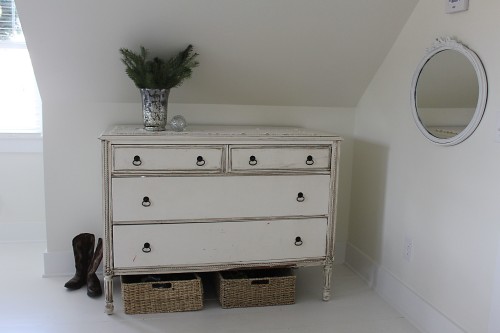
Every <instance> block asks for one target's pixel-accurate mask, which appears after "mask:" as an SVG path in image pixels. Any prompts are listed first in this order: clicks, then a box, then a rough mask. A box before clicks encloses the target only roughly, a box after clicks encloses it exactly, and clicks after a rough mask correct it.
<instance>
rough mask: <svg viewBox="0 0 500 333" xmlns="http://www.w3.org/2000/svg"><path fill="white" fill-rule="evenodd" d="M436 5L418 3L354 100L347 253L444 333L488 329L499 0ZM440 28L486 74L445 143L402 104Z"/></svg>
mask: <svg viewBox="0 0 500 333" xmlns="http://www.w3.org/2000/svg"><path fill="white" fill-rule="evenodd" d="M443 7H444V3H443V1H436V0H420V1H419V3H418V4H417V6H416V8H415V10H414V12H413V14H412V16H411V17H410V19H409V21H408V22H407V24H406V26H405V28H404V29H403V30H402V32H401V34H400V36H399V38H398V39H397V41H396V43H395V44H394V46H393V48H392V50H391V51H390V53H389V54H388V56H387V58H386V59H385V61H384V63H383V64H382V66H381V67H380V68H379V70H378V73H377V74H376V76H375V77H374V79H373V80H372V82H371V84H370V85H369V87H368V89H367V90H366V92H365V94H364V96H363V98H362V99H361V101H360V103H359V105H358V108H357V111H356V113H357V114H356V123H355V144H354V159H353V187H352V197H351V203H352V205H351V221H350V225H349V245H350V248H352V249H353V255H352V256H351V255H349V253H348V256H347V259H346V260H347V261H348V262H349V263H350V264H351V265H352V266H354V267H357V268H358V269H359V270H360V271H361V272H362V273H364V274H365V276H366V277H367V278H373V281H372V282H373V283H374V285H375V287H376V288H377V284H380V281H377V276H376V275H377V272H384V274H385V275H386V276H391V277H392V278H393V279H394V281H398V282H397V283H398V284H399V285H400V286H401V287H403V288H405V289H406V290H407V291H409V292H411V293H413V295H414V296H415V299H418V300H420V301H421V302H422V303H423V304H424V306H426V307H427V308H428V309H431V310H432V311H435V313H436V314H439V315H441V317H442V319H444V320H448V321H449V325H450V327H451V326H453V327H454V328H453V329H454V331H453V332H455V331H457V332H459V331H466V332H474V333H481V332H488V323H489V315H490V305H491V301H492V300H491V295H492V290H493V287H494V274H495V263H496V262H497V261H496V256H497V246H498V241H499V234H500V223H499V221H500V209H499V207H500V206H499V199H500V194H499V191H498V189H499V188H500V174H499V172H498V170H499V168H498V166H499V165H500V143H496V142H495V141H494V139H495V133H496V124H497V121H496V120H497V117H498V116H499V112H500V111H499V110H500V97H499V94H497V93H496V92H497V91H498V90H499V89H500V62H499V61H498V59H499V58H500V44H499V43H498V42H497V39H498V38H497V36H496V34H497V33H498V27H499V26H498V13H499V12H500V3H499V2H498V1H492V0H475V1H471V2H470V8H469V11H467V12H464V13H460V14H454V15H447V14H444V9H443ZM440 36H455V37H457V38H458V39H459V40H461V41H462V42H464V43H465V44H466V45H468V46H469V47H470V48H472V49H473V50H475V51H476V53H477V54H478V55H479V57H480V58H481V59H482V61H483V63H484V66H485V68H486V73H487V76H488V82H489V96H488V103H487V108H486V112H485V115H484V118H483V120H482V122H481V124H480V125H479V128H478V129H477V130H476V132H475V133H474V134H473V135H472V136H471V137H470V138H469V139H467V140H466V141H465V142H463V143H461V144H459V145H457V146H452V147H440V146H436V145H434V144H432V143H430V142H429V141H427V140H426V139H425V138H424V137H423V135H421V133H420V132H419V131H418V129H417V127H416V125H415V124H414V123H413V118H412V116H411V108H410V87H411V79H412V77H413V72H414V70H415V69H416V67H417V65H418V63H419V61H420V59H421V58H422V57H423V56H424V54H425V50H426V48H427V47H429V46H430V45H431V44H432V42H433V40H434V38H436V37H440ZM405 238H410V239H412V240H413V245H414V247H413V255H412V258H411V260H410V261H406V260H404V258H403V244H404V241H405ZM363 256H364V257H365V259H366V260H365V262H368V263H370V262H371V263H372V264H373V265H374V266H375V276H373V275H372V276H370V273H369V272H368V271H367V270H366V269H365V268H366V267H362V265H359V262H360V261H359V258H360V257H363ZM372 272H373V271H372ZM378 278H380V276H378ZM382 289H383V287H380V290H382ZM386 295H387V294H386ZM400 310H401V308H400ZM403 311H404V309H403ZM413 314H414V315H416V314H415V313H413ZM411 315H412V314H411V313H409V316H410V319H413V320H415V321H417V324H419V325H420V326H421V327H423V328H425V329H426V330H427V331H428V332H432V329H433V328H435V327H436V325H434V323H432V322H429V318H427V319H426V318H420V321H418V320H419V319H418V318H415V317H413V318H411ZM496 315H498V314H496ZM433 325H434V326H433ZM434 332H438V330H435V329H434ZM440 332H445V331H443V330H441V331H440ZM446 332H447V333H448V332H451V331H446Z"/></svg>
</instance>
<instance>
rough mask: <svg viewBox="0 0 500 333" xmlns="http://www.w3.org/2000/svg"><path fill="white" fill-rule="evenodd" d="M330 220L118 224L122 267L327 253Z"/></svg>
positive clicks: (116, 244) (117, 257) (117, 254)
mask: <svg viewBox="0 0 500 333" xmlns="http://www.w3.org/2000/svg"><path fill="white" fill-rule="evenodd" d="M326 230H327V219H326V218H315V219H291V220H273V221H242V222H213V223H173V224H148V225H118V226H117V225H115V226H114V227H113V254H114V265H115V267H117V268H127V267H151V266H189V265H199V264H223V263H230V262H231V263H238V262H239V263H243V262H245V263H249V262H276V261H285V260H292V259H307V258H316V259H317V258H322V257H325V256H326Z"/></svg>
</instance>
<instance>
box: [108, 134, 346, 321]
mask: <svg viewBox="0 0 500 333" xmlns="http://www.w3.org/2000/svg"><path fill="white" fill-rule="evenodd" d="M100 139H101V141H102V159H103V201H104V238H105V241H104V274H105V276H104V292H105V298H106V312H107V313H108V314H110V313H112V312H113V277H114V276H118V275H130V274H152V273H155V274H156V273H179V272H195V271H220V270H228V269H238V268H251V267H259V268H262V267H277V266H286V267H300V266H310V265H322V266H324V286H323V299H324V300H328V299H329V298H330V288H331V287H330V276H331V270H332V263H333V248H334V240H335V210H336V201H337V200H336V192H337V166H338V157H339V143H340V140H341V139H340V138H339V137H338V136H335V135H332V134H329V133H323V132H317V131H311V130H306V129H301V128H282V127H247V126H231V127H229V126H189V127H188V128H187V129H186V131H184V132H173V131H165V132H148V131H145V130H144V129H143V128H142V126H132V125H131V126H127V125H124V126H115V127H113V128H111V129H109V130H107V131H106V132H104V133H103V134H102V136H101V137H100Z"/></svg>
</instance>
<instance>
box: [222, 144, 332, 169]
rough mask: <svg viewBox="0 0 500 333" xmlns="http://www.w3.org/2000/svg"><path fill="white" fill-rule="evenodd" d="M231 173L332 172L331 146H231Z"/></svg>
mask: <svg viewBox="0 0 500 333" xmlns="http://www.w3.org/2000/svg"><path fill="white" fill-rule="evenodd" d="M229 151H230V153H229V154H230V165H231V166H230V169H231V171H249V170H284V171H286V170H330V166H331V148H330V146H283V145H281V146H265V147H262V146H231V147H230V148H229Z"/></svg>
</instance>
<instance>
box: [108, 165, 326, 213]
mask: <svg viewBox="0 0 500 333" xmlns="http://www.w3.org/2000/svg"><path fill="white" fill-rule="evenodd" d="M112 187H113V221H114V222H121V221H154V220H193V219H216V218H225V219H226V218H229V219H230V218H249V217H262V216H264V217H265V216H306V215H326V214H328V209H329V204H330V197H329V195H328V194H329V193H330V176H329V175H294V176H289V175H279V176H277V175H267V176H266V175H264V176H227V177H225V176H210V177H197V176H184V177H183V176H179V177H124V178H113V180H112Z"/></svg>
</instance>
